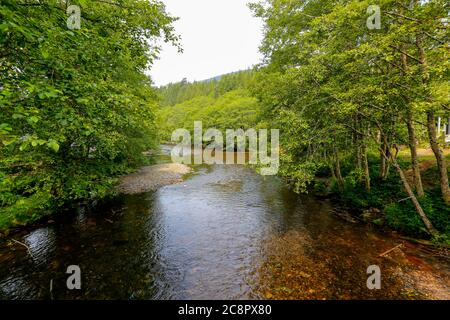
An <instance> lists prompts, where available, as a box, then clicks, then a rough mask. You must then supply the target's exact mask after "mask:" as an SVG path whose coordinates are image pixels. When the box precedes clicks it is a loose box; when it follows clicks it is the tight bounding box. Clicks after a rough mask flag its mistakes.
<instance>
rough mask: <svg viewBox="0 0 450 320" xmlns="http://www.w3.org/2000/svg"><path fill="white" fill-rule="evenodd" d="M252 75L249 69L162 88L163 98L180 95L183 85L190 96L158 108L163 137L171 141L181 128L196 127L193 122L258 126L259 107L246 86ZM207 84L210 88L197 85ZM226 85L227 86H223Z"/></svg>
mask: <svg viewBox="0 0 450 320" xmlns="http://www.w3.org/2000/svg"><path fill="white" fill-rule="evenodd" d="M252 78H253V75H252V73H251V72H250V71H244V72H240V73H234V74H231V75H225V76H222V77H221V78H220V80H213V81H209V82H204V83H198V82H196V83H192V84H189V83H184V84H183V83H179V84H173V85H169V86H167V87H164V88H162V89H160V94H161V95H162V96H163V101H164V100H170V99H171V97H172V96H173V95H174V94H175V95H178V94H177V89H176V88H178V87H179V86H180V85H181V86H182V87H183V94H184V95H185V96H187V97H189V98H186V100H185V98H183V99H181V98H178V100H180V101H181V102H179V103H177V104H175V105H167V106H163V107H162V108H161V109H160V110H159V111H158V124H159V128H160V135H161V137H162V139H163V140H165V141H170V140H171V135H172V132H173V131H174V130H175V129H178V128H185V129H187V130H193V126H194V121H202V123H203V129H204V130H206V129H208V128H216V129H219V130H222V132H223V133H225V130H226V129H239V128H242V129H248V128H254V127H256V125H257V123H258V122H259V119H260V107H259V104H258V102H257V100H256V98H254V97H252V95H251V93H250V92H249V90H248V89H246V87H248V85H249V81H250V80H249V79H252ZM204 87H207V88H208V90H207V91H202V90H198V88H204ZM224 88H226V89H224Z"/></svg>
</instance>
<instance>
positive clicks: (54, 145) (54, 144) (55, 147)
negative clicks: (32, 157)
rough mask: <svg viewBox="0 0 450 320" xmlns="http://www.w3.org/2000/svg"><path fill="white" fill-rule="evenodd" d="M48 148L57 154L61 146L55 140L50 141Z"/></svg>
mask: <svg viewBox="0 0 450 320" xmlns="http://www.w3.org/2000/svg"><path fill="white" fill-rule="evenodd" d="M47 146H48V147H49V148H50V149H52V150H53V151H55V152H58V151H59V144H58V142H56V141H55V140H53V139H51V140H49V141H48V143H47Z"/></svg>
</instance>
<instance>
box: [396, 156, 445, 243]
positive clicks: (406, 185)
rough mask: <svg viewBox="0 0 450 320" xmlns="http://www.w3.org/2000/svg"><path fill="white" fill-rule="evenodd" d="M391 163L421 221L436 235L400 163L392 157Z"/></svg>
mask: <svg viewBox="0 0 450 320" xmlns="http://www.w3.org/2000/svg"><path fill="white" fill-rule="evenodd" d="M392 165H393V166H394V168H395V169H396V170H397V172H398V175H399V176H400V179H401V180H402V182H403V186H404V188H405V191H406V193H407V194H408V196H409V197H410V199H411V200H412V202H413V204H414V207H415V208H416V211H417V213H418V214H419V216H420V218H421V219H422V221H423V223H424V225H425V227H426V228H427V230H428V232H430V234H431V235H433V236H436V235H438V232H437V230H436V229H435V228H434V227H433V224H432V223H431V221H430V220H428V217H427V216H426V214H425V212H424V211H423V209H422V207H421V206H420V203H419V201H417V198H416V196H415V195H414V192H413V191H412V189H411V186H410V185H409V183H408V180H407V179H406V176H405V174H404V173H403V170H402V168H401V167H400V165H399V164H398V163H397V160H396V159H392Z"/></svg>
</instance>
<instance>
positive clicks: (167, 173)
mask: <svg viewBox="0 0 450 320" xmlns="http://www.w3.org/2000/svg"><path fill="white" fill-rule="evenodd" d="M191 171H192V169H191V168H190V167H188V166H186V165H184V164H178V163H164V164H158V165H153V166H147V167H142V168H141V169H140V170H139V171H138V172H136V173H133V174H130V175H127V176H124V177H122V178H121V181H120V185H119V186H118V190H119V192H120V193H123V194H138V193H144V192H149V191H154V190H156V189H158V188H159V187H162V186H166V185H169V184H175V183H180V182H182V181H183V179H182V178H183V175H185V174H187V173H190V172H191Z"/></svg>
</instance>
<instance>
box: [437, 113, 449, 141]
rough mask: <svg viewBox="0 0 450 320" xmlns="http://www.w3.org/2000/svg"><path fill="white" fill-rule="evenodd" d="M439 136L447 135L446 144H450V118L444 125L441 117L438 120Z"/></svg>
mask: <svg viewBox="0 0 450 320" xmlns="http://www.w3.org/2000/svg"><path fill="white" fill-rule="evenodd" d="M437 135H438V137H441V135H445V143H446V144H450V118H448V121H447V123H443V121H442V119H441V117H439V118H438V125H437Z"/></svg>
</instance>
